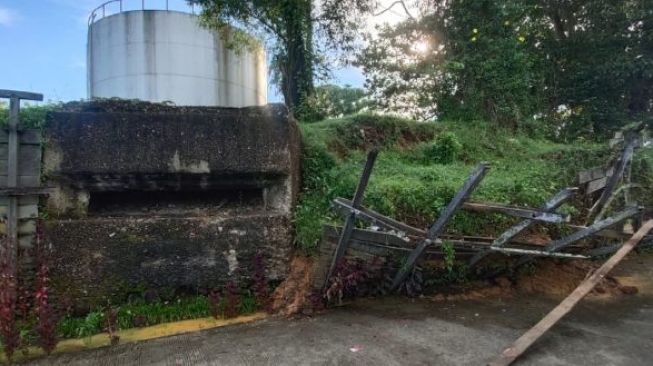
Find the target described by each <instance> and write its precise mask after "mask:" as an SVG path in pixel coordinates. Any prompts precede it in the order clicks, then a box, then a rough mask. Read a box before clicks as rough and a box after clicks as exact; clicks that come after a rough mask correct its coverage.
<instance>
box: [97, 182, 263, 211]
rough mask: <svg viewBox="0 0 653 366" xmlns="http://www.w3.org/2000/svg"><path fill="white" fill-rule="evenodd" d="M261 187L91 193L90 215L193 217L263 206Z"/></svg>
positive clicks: (261, 207) (254, 208)
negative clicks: (226, 210)
mask: <svg viewBox="0 0 653 366" xmlns="http://www.w3.org/2000/svg"><path fill="white" fill-rule="evenodd" d="M264 206H265V205H264V199H263V189H262V188H244V189H211V190H187V191H145V190H130V191H110V192H91V193H90V197H89V204H88V215H89V216H139V215H160V216H177V215H179V216H182V215H183V216H194V215H206V214H211V213H215V212H218V211H223V210H225V209H239V210H256V209H259V210H260V209H263V208H264Z"/></svg>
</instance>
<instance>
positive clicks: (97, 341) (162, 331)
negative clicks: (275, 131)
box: [0, 312, 268, 362]
mask: <svg viewBox="0 0 653 366" xmlns="http://www.w3.org/2000/svg"><path fill="white" fill-rule="evenodd" d="M267 317H268V314H266V313H263V312H259V313H254V314H251V315H244V316H239V317H237V318H231V319H214V318H200V319H191V320H182V321H179V322H174V323H163V324H157V325H153V326H151V327H145V328H132V329H125V330H120V331H118V332H116V334H117V335H118V336H119V337H120V342H119V344H125V343H134V342H140V341H146V340H149V339H156V338H161V337H169V336H173V335H177V334H183V333H191V332H197V331H200V330H206V329H212V328H219V327H224V326H226V325H234V324H243V323H249V322H253V321H256V320H261V319H265V318H267ZM110 342H111V341H110V339H109V334H108V333H100V334H96V335H93V336H90V337H85V338H76V339H65V340H62V341H61V342H59V343H58V344H57V348H56V349H55V350H54V351H53V352H52V354H59V353H66V352H75V351H82V350H88V349H94V348H100V347H106V346H109V345H110ZM44 355H45V353H44V352H43V350H41V349H40V348H38V347H29V348H28V352H27V355H25V354H23V353H22V352H21V351H20V350H17V351H16V352H15V353H14V361H25V360H29V359H33V358H37V357H42V356H44ZM0 361H2V362H6V361H7V359H6V357H5V355H4V354H1V355H0Z"/></svg>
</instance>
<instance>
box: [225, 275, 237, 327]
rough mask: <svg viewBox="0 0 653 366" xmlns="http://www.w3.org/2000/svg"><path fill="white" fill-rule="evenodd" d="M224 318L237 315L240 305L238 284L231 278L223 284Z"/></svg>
mask: <svg viewBox="0 0 653 366" xmlns="http://www.w3.org/2000/svg"><path fill="white" fill-rule="evenodd" d="M224 291H225V307H224V316H225V318H233V317H235V316H237V315H238V307H239V306H240V295H239V293H238V285H236V282H235V281H233V280H231V281H229V282H227V286H225V289H224Z"/></svg>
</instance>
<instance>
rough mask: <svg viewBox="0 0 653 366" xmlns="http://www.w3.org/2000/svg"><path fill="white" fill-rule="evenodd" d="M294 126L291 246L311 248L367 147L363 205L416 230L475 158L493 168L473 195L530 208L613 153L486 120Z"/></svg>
mask: <svg viewBox="0 0 653 366" xmlns="http://www.w3.org/2000/svg"><path fill="white" fill-rule="evenodd" d="M301 128H302V132H303V138H304V158H303V164H304V177H303V179H304V191H303V193H302V195H301V198H300V203H299V205H298V206H297V208H296V211H295V222H296V227H297V242H298V244H299V246H300V247H302V248H304V249H306V250H308V251H310V250H311V249H312V248H314V247H315V245H316V243H317V241H318V240H319V238H320V235H321V226H322V225H323V224H325V223H328V222H338V220H337V219H336V218H335V217H333V215H332V213H331V211H330V209H329V208H330V201H331V200H332V199H333V198H335V197H338V196H340V197H347V198H351V197H352V196H353V192H354V190H355V187H356V183H357V180H358V178H359V176H360V174H361V171H362V165H363V162H364V160H365V149H367V148H369V147H371V146H379V147H380V148H381V149H382V151H381V153H380V155H379V159H378V160H377V164H376V167H375V169H374V171H373V173H372V178H371V180H370V184H369V186H368V189H367V193H366V196H365V200H364V204H365V205H366V206H368V207H370V208H372V209H374V210H378V211H379V212H381V213H383V214H386V215H390V216H392V217H394V218H397V219H399V220H402V221H405V222H408V223H410V224H413V225H416V226H418V227H427V226H428V225H429V224H430V223H431V222H432V221H433V220H434V219H435V218H436V217H437V215H438V212H439V211H440V210H441V209H442V208H443V207H444V206H445V205H446V204H447V203H448V201H449V200H450V199H451V198H452V197H453V195H454V194H455V192H456V191H457V189H458V188H459V187H460V185H461V184H462V182H463V181H464V179H465V178H466V177H467V175H468V174H469V173H470V172H471V170H472V169H473V168H474V166H475V165H476V164H477V163H478V162H480V161H488V162H490V163H491V166H492V169H491V170H490V172H489V174H488V175H487V176H486V178H485V180H484V181H483V182H482V183H481V185H480V186H479V188H478V189H477V190H476V191H475V192H474V194H473V195H472V199H475V200H485V201H492V202H501V203H506V204H515V205H528V206H532V207H537V206H539V205H541V204H542V203H543V202H544V201H545V200H546V199H547V198H548V197H550V196H551V195H553V194H554V193H555V192H556V191H557V190H559V189H561V188H563V187H565V186H568V185H573V180H574V176H575V174H576V172H577V171H578V170H580V169H582V168H587V167H593V166H597V165H601V164H602V163H603V162H604V161H605V160H606V158H607V157H609V155H610V151H608V149H607V147H606V146H605V145H598V144H590V143H576V144H573V145H564V144H558V143H553V142H551V141H547V140H545V139H541V138H531V137H528V136H525V135H521V134H514V133H511V132H509V131H505V130H499V129H497V128H496V127H492V126H491V125H489V124H487V123H484V122H483V121H473V122H471V121H470V122H455V123H454V122H438V123H428V124H420V123H415V122H413V121H407V120H401V119H396V118H391V117H375V116H371V115H358V116H353V117H346V118H343V119H337V120H328V121H323V122H319V123H314V124H302V125H301ZM566 209H567V210H569V211H572V212H573V211H575V209H574V208H573V207H571V206H568V207H566ZM510 223H511V221H510V219H508V218H506V217H505V216H500V215H487V214H484V215H477V214H472V213H459V214H457V215H456V217H455V219H454V220H453V222H452V224H451V225H450V226H449V231H451V232H456V233H464V234H468V235H493V234H496V233H497V232H500V231H502V230H503V229H504V228H505V227H507V226H508V225H509V224H510Z"/></svg>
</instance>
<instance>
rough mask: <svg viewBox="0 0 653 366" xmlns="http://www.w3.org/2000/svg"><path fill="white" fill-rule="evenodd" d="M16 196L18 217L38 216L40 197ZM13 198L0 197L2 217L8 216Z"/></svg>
mask: <svg viewBox="0 0 653 366" xmlns="http://www.w3.org/2000/svg"><path fill="white" fill-rule="evenodd" d="M14 198H15V199H16V203H17V207H16V209H17V215H18V217H17V219H28V218H35V217H38V212H39V210H38V203H39V198H38V197H37V196H21V197H14ZM11 199H12V198H11V197H0V217H3V218H6V217H7V215H8V212H9V204H10V203H11Z"/></svg>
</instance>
